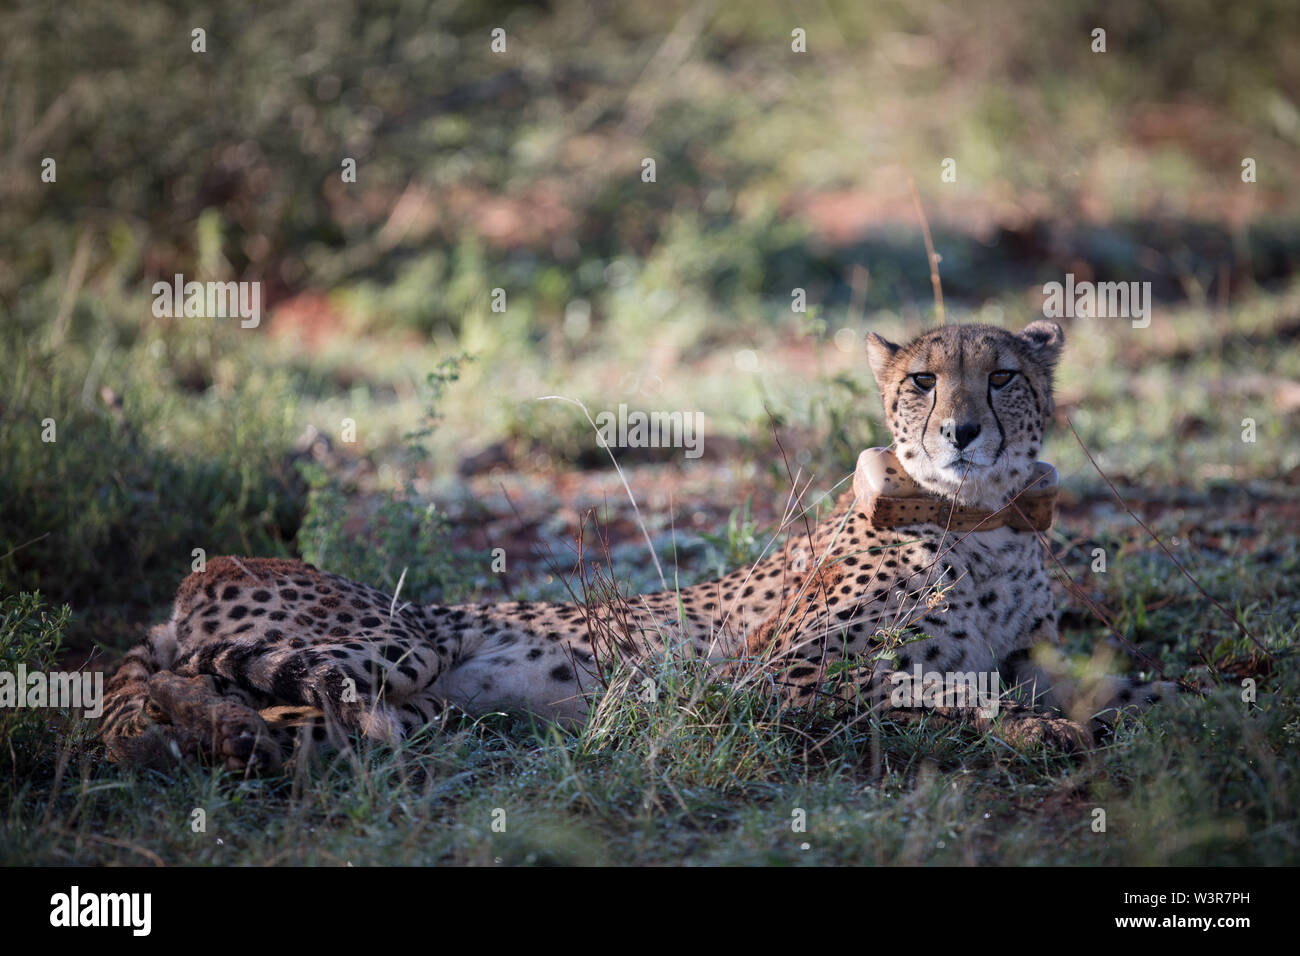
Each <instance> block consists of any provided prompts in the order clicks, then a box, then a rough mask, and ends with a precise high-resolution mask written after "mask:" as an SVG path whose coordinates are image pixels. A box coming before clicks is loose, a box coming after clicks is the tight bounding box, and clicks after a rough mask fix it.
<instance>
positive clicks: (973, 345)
mask: <svg viewBox="0 0 1300 956" xmlns="http://www.w3.org/2000/svg"><path fill="white" fill-rule="evenodd" d="M1064 344H1065V334H1064V333H1063V332H1062V331H1061V327H1060V326H1059V325H1057V324H1055V323H1054V322H1046V321H1042V320H1040V321H1037V322H1033V323H1030V325H1029V326H1028V327H1026V328H1025V330H1024V331H1023V332H1020V333H1019V334H1013V333H1011V332H1007V331H1004V330H1003V329H999V328H995V327H993V326H989V325H948V326H944V327H942V328H939V329H935V330H934V331H932V332H927V333H925V334H924V335H921V336H919V337H917V338H915V339H913V340H912V341H911V342H909V343H907V344H906V345H895V344H894V343H892V342H889V341H887V340H885V339H883V338H881V337H880V336H878V335H875V334H872V335H869V336H868V337H867V357H868V359H869V360H870V362H871V369H872V371H873V372H874V373H875V376H876V384H877V385H878V386H879V387H880V394H881V398H882V399H883V400H884V403H885V421H886V423H887V424H888V425H889V430H890V432H891V433H892V434H893V436H894V444H895V453H896V454H897V456H898V460H899V462H900V463H901V464H902V466H903V468H904V469H905V470H906V471H907V473H908V474H909V475H910V476H911V477H912V479H913V480H914V481H915V482H916V483H917V484H918V485H920V486H921V487H922V488H925V489H926V490H927V491H930V492H933V493H935V494H938V495H941V496H943V497H945V498H950V499H953V500H955V501H957V502H958V503H959V504H962V505H968V506H972V507H978V508H990V509H992V508H999V507H1001V506H1002V505H1004V504H1005V503H1006V501H1007V499H1008V498H1009V497H1010V496H1011V495H1012V494H1014V493H1015V492H1017V491H1019V490H1020V489H1021V488H1023V487H1024V485H1025V482H1026V481H1027V480H1028V478H1029V475H1030V474H1031V471H1032V468H1033V464H1034V461H1035V460H1037V458H1038V453H1039V451H1040V450H1041V449H1042V447H1043V430H1044V426H1045V425H1046V423H1047V421H1048V420H1049V419H1050V417H1051V415H1052V411H1053V404H1052V371H1053V369H1054V367H1055V365H1056V360H1057V359H1058V358H1059V357H1060V354H1061V348H1062V346H1063V345H1064Z"/></svg>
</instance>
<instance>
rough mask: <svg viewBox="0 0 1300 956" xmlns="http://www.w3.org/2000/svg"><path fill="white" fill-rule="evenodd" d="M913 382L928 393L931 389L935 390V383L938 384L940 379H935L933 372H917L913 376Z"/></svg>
mask: <svg viewBox="0 0 1300 956" xmlns="http://www.w3.org/2000/svg"><path fill="white" fill-rule="evenodd" d="M912 381H913V382H915V383H916V387H917V388H919V389H920V390H921V391H923V392H928V391H929V390H930V389H932V388H934V383H935V382H937V381H938V379H937V378H935V376H934V374H933V373H932V372H917V373H916V374H915V375H913V376H912Z"/></svg>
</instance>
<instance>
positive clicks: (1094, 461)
mask: <svg viewBox="0 0 1300 956" xmlns="http://www.w3.org/2000/svg"><path fill="white" fill-rule="evenodd" d="M1065 424H1067V425H1069V426H1070V432H1071V433H1072V434H1073V435H1074V440H1075V441H1077V442H1078V443H1079V447H1080V448H1082V449H1083V453H1084V454H1085V455H1087V456H1088V461H1090V462H1092V467H1093V468H1095V469H1097V474H1099V475H1101V479H1102V481H1104V482H1106V485H1107V486H1108V487H1109V488H1110V491H1111V494H1113V495H1114V496H1115V500H1116V501H1118V502H1119V503H1120V505H1122V506H1123V508H1124V510H1125V511H1127V512H1128V513H1129V517H1131V518H1132V519H1133V520H1134V521H1136V522H1137V523H1138V524H1139V525H1141V526H1142V530H1143V531H1145V532H1146V533H1147V534H1148V535H1150V536H1151V540H1152V541H1154V542H1155V543H1156V544H1157V545H1159V546H1160V550H1161V551H1163V552H1164V553H1165V555H1166V556H1167V557H1168V558H1169V560H1170V561H1172V562H1173V563H1174V567H1176V568H1178V570H1179V571H1181V572H1183V577H1185V578H1187V580H1189V581H1191V582H1192V585H1193V586H1194V587H1195V588H1196V590H1198V591H1200V592H1201V594H1202V596H1204V598H1205V599H1206V600H1207V601H1209V602H1210V603H1211V604H1213V605H1214V606H1215V607H1217V608H1218V609H1219V610H1220V611H1221V612H1222V613H1223V616H1224V617H1226V618H1227V619H1228V620H1230V621H1231V622H1232V623H1233V624H1234V625H1235V626H1236V628H1237V630H1239V631H1241V633H1242V634H1244V635H1245V636H1246V637H1248V638H1249V639H1250V640H1251V642H1252V643H1253V644H1254V645H1255V646H1256V647H1258V648H1259V649H1260V650H1261V651H1262V652H1263V653H1264V656H1265V657H1267V658H1268V659H1269V661H1273V655H1272V653H1270V652H1269V649H1268V648H1267V647H1265V646H1264V644H1263V642H1261V641H1260V640H1259V638H1257V637H1256V636H1255V635H1254V634H1252V633H1251V632H1250V631H1249V630H1248V629H1247V628H1246V625H1245V624H1242V623H1241V621H1240V620H1239V619H1238V617H1237V615H1235V614H1233V613H1232V612H1231V611H1229V610H1228V609H1227V608H1226V607H1224V606H1223V605H1222V604H1220V603H1219V602H1218V601H1217V600H1216V599H1215V598H1214V597H1213V596H1212V595H1211V594H1210V592H1209V591H1207V590H1205V588H1203V587H1201V582H1200V581H1198V580H1196V578H1194V577H1192V575H1191V572H1189V571H1188V570H1187V569H1186V568H1185V567H1183V565H1182V562H1180V561H1179V560H1178V559H1177V558H1176V557H1174V553H1173V552H1172V551H1170V550H1169V549H1168V548H1167V547H1165V543H1164V542H1163V541H1161V540H1160V538H1159V537H1158V536H1157V535H1156V533H1155V532H1154V531H1152V530H1151V528H1150V527H1149V526H1148V525H1147V523H1146V522H1145V521H1143V520H1142V519H1141V518H1139V517H1138V516H1137V513H1136V512H1135V511H1134V510H1133V509H1132V508H1130V507H1129V504H1128V502H1127V501H1125V500H1124V496H1123V495H1121V494H1120V493H1119V489H1118V488H1116V487H1115V483H1114V482H1112V481H1111V480H1110V478H1108V477H1107V476H1106V473H1105V472H1104V471H1102V470H1101V466H1100V465H1098V464H1097V459H1095V458H1093V457H1092V452H1090V451H1088V446H1087V445H1085V444H1084V443H1083V439H1082V438H1080V437H1079V433H1078V432H1077V431H1075V430H1074V422H1072V421H1070V418H1069V416H1068V415H1067V416H1066V418H1065Z"/></svg>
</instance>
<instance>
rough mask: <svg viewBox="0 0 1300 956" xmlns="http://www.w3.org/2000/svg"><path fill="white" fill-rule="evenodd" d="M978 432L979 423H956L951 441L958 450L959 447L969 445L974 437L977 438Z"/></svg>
mask: <svg viewBox="0 0 1300 956" xmlns="http://www.w3.org/2000/svg"><path fill="white" fill-rule="evenodd" d="M979 434H980V426H979V425H976V424H974V423H971V422H968V423H967V424H965V425H958V426H957V430H956V431H954V432H953V442H952V443H953V444H954V445H956V446H957V450H958V451H960V450H961V449H963V448H965V447H966V446H967V445H969V444H970V443H971V442H973V441H974V440H975V439H976V438H978V437H979Z"/></svg>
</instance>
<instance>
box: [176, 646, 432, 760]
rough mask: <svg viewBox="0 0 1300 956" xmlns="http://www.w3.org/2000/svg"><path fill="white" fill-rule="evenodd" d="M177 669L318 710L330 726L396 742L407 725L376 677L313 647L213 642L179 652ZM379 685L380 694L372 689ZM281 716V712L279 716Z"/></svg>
mask: <svg viewBox="0 0 1300 956" xmlns="http://www.w3.org/2000/svg"><path fill="white" fill-rule="evenodd" d="M174 669H175V671H176V673H177V674H180V675H182V676H185V677H212V678H214V679H217V680H218V681H221V682H224V683H223V684H222V686H223V687H225V688H227V692H228V693H238V692H243V693H244V694H246V695H249V696H250V697H253V698H256V699H262V700H266V701H268V702H274V704H275V705H279V706H289V707H297V708H299V710H301V709H302V708H315V709H316V710H318V711H319V712H321V713H322V714H324V715H325V718H326V723H327V724H337V725H338V727H340V728H342V729H343V730H344V731H345V732H347V733H352V732H360V733H361V734H363V735H364V736H366V737H367V738H369V739H371V740H374V741H376V742H380V743H388V744H395V743H397V742H399V741H400V740H402V739H403V738H404V737H405V736H406V730H407V725H406V723H404V722H403V720H402V718H401V715H400V714H399V713H398V712H397V709H396V708H395V707H394V706H392V705H391V703H390V702H389V701H387V700H386V699H385V697H384V695H383V694H382V687H383V682H382V680H379V679H378V678H377V677H376V675H374V674H371V675H369V677H365V676H351V675H350V674H349V673H348V672H347V671H346V670H345V669H344V668H343V667H342V666H340V665H339V664H337V663H336V662H334V661H332V660H330V659H327V658H323V657H322V655H320V654H319V653H318V652H317V651H315V650H313V649H312V648H291V647H286V646H284V645H283V644H273V645H271V646H270V647H267V648H265V649H259V647H258V646H257V645H250V644H248V643H238V642H215V643H213V642H209V643H205V644H201V645H198V646H196V647H194V648H193V649H191V650H190V651H188V652H187V653H184V654H182V655H181V657H180V658H179V659H178V660H177V661H176V664H175V668H174ZM374 686H378V687H380V689H381V692H380V693H374V694H372V693H371V690H370V689H371V687H374ZM277 716H279V715H277Z"/></svg>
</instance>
